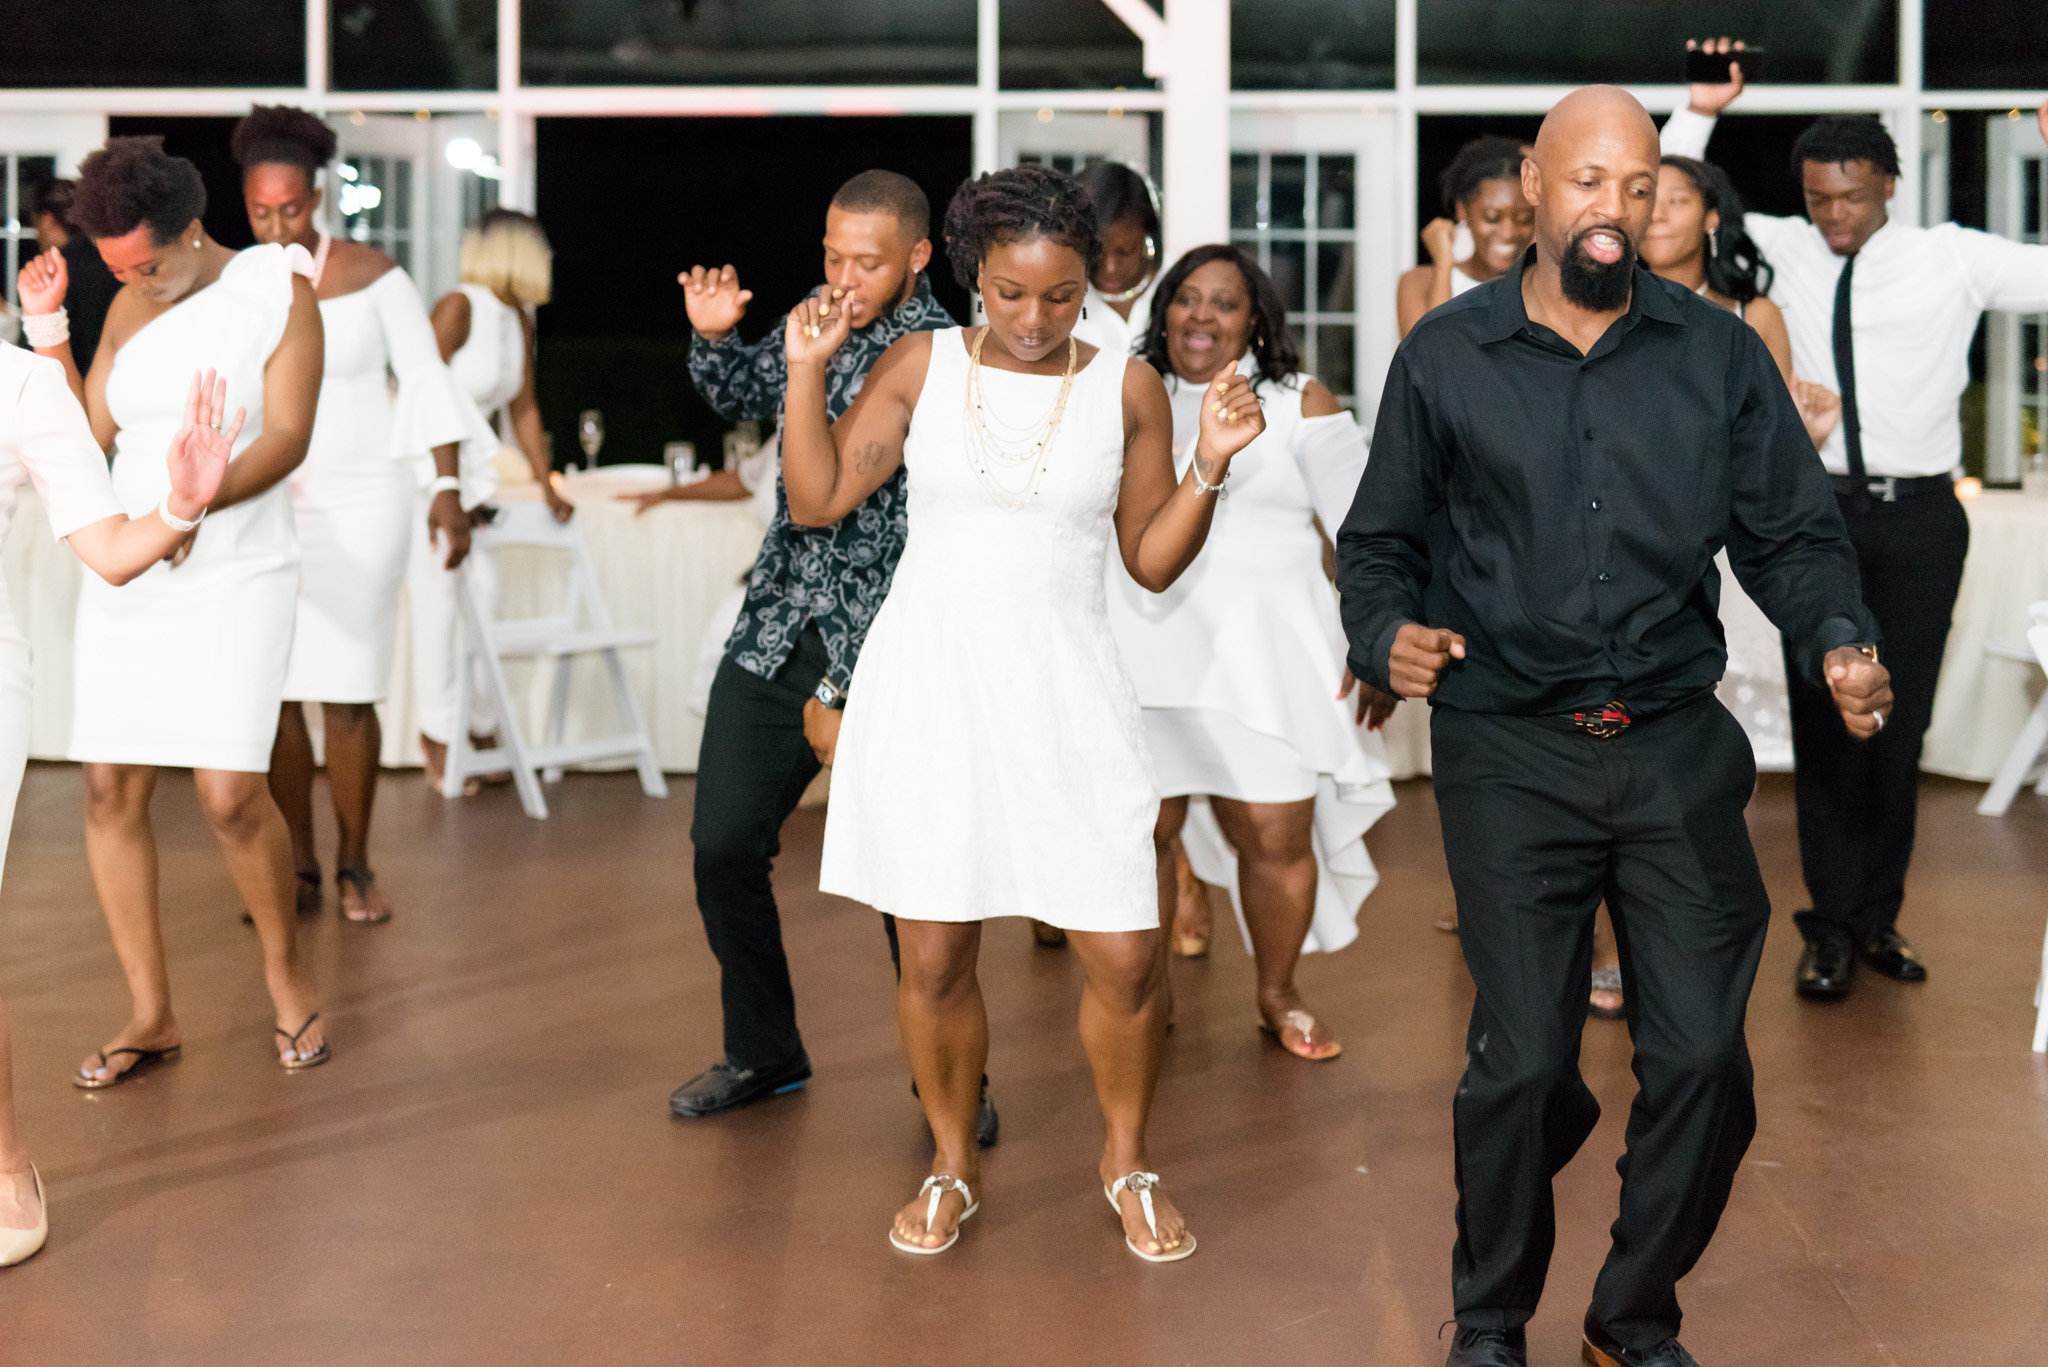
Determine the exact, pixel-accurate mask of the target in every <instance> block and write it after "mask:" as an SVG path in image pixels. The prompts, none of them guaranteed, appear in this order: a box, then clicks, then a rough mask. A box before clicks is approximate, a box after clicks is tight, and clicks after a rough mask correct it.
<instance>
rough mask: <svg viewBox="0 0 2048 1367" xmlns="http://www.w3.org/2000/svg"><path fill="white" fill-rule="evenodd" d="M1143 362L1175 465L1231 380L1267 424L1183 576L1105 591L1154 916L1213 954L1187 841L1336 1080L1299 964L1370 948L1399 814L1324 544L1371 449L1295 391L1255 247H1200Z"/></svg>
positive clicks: (1382, 706)
mask: <svg viewBox="0 0 2048 1367" xmlns="http://www.w3.org/2000/svg"><path fill="white" fill-rule="evenodd" d="M1143 356H1144V359H1145V360H1146V361H1147V362H1149V363H1150V364H1151V365H1152V366H1153V367H1154V368H1155V369H1156V370H1158V372H1159V373H1160V375H1161V377H1162V378H1163V379H1164V380H1165V383H1166V392H1167V396H1168V401H1169V403H1170V404H1171V405H1172V409H1173V432H1174V452H1175V457H1176V462H1177V464H1178V463H1185V462H1186V460H1187V459H1188V458H1189V457H1190V456H1191V455H1192V454H1193V448H1194V445H1195V442H1196V440H1197V437H1198V435H1199V431H1200V418H1201V411H1202V402H1203V396H1204V395H1205V394H1206V393H1207V392H1208V388H1209V386H1210V384H1211V383H1212V382H1213V381H1214V380H1215V378H1216V377H1217V376H1218V375H1220V374H1222V373H1224V372H1225V371H1226V370H1227V369H1228V368H1229V367H1230V366H1232V365H1233V364H1234V365H1235V366H1236V367H1237V369H1238V371H1239V372H1240V373H1243V374H1248V375H1250V376H1252V377H1253V379H1252V384H1253V391H1254V392H1255V393H1256V394H1257V395H1258V398H1259V402H1260V405H1261V406H1262V407H1263V409H1264V410H1265V418H1266V426H1265V431H1264V432H1263V433H1262V434H1260V436H1259V437H1258V439H1257V440H1255V441H1253V442H1252V443H1251V444H1250V445H1248V446H1246V447H1245V448H1244V449H1243V450H1242V451H1240V452H1238V454H1237V458H1236V459H1235V460H1234V461H1233V462H1232V465H1231V477H1230V497H1229V499H1228V500H1227V501H1225V502H1223V503H1222V504H1220V505H1219V506H1218V507H1217V509H1216V513H1215V521H1214V522H1213V523H1212V524H1211V526H1210V528H1209V540H1208V543H1207V545H1206V546H1205V547H1204V548H1203V551H1202V555H1201V558H1200V559H1198V560H1196V561H1195V563H1194V564H1193V565H1192V566H1190V567H1189V569H1188V571H1187V573H1185V574H1183V575H1182V576H1181V577H1180V579H1179V580H1178V581H1177V582H1176V583H1175V584H1174V585H1173V586H1172V587H1171V588H1169V589H1168V590H1166V592H1164V593H1147V592H1145V591H1144V590H1143V589H1142V588H1141V587H1140V586H1139V585H1138V584H1136V583H1135V582H1133V580H1132V578H1131V576H1130V575H1128V574H1126V573H1124V572H1123V570H1122V569H1121V568H1120V567H1118V566H1114V565H1113V566H1111V567H1110V571H1109V579H1110V583H1109V623H1110V627H1111V629H1112V630H1114V631H1115V633H1116V640H1117V645H1118V647H1119V648H1120V649H1121V650H1122V652H1123V659H1124V665H1125V667H1126V668H1127V669H1129V670H1130V673H1131V680H1132V683H1133V684H1134V685H1135V686H1136V688H1137V692H1138V703H1139V705H1140V706H1141V707H1142V708H1143V709H1144V719H1145V733H1146V736H1147V738H1148V740H1149V742H1150V745H1151V751H1152V766H1153V772H1154V774H1155V775H1156V777H1157V781H1158V785H1159V793H1160V796H1161V802H1160V807H1159V821H1158V825H1157V827H1156V829H1155V832H1154V840H1155V845H1156V849H1157V852H1158V868H1159V877H1158V884H1159V888H1160V896H1161V905H1160V917H1161V920H1162V922H1166V921H1174V924H1173V934H1174V946H1175V948H1176V949H1177V950H1178V951H1179V952H1180V953H1182V954H1184V955H1192V954H1196V953H1206V952H1207V948H1208V939H1209V931H1208V926H1207V925H1206V923H1204V924H1201V925H1198V926H1189V925H1188V924H1187V923H1186V920H1185V918H1184V917H1182V918H1180V919H1178V920H1175V919H1174V917H1175V903H1176V901H1178V898H1177V897H1176V896H1175V895H1174V890H1175V877H1174V847H1175V845H1176V844H1178V843H1180V842H1181V840H1182V837H1183V830H1185V844H1186V847H1187V852H1188V855H1189V857H1190V859H1191V860H1192V861H1193V863H1194V867H1195V872H1196V873H1198V874H1199V875H1200V876H1201V877H1202V878H1203V879H1204V881H1206V882H1210V883H1220V884H1222V885H1224V886H1226V887H1228V888H1229V889H1230V895H1231V901H1232V903H1233V904H1234V906H1235V907H1236V910H1237V914H1238V919H1239V922H1240V925H1241V927H1242V929H1243V931H1244V936H1245V945H1246V948H1247V949H1248V950H1250V952H1251V954H1252V957H1253V959H1254V961H1255V962H1256V964H1257V968H1258V979H1257V987H1256V1000H1255V1002H1254V1006H1255V1008H1256V1010H1257V1013H1258V1023H1259V1027H1260V1029H1262V1030H1263V1031H1264V1032H1265V1033H1266V1034H1268V1035H1270V1036H1271V1037H1272V1038H1273V1039H1274V1040H1275V1041H1276V1042H1277V1043H1278V1044H1279V1045H1280V1047H1281V1048H1283V1049H1285V1050H1286V1051H1287V1052H1288V1053H1290V1054H1293V1055H1295V1056H1296V1057H1298V1058H1304V1059H1313V1060H1322V1059H1332V1058H1335V1057H1336V1056H1337V1055H1338V1054H1339V1053H1341V1052H1342V1046H1341V1045H1340V1044H1339V1043H1338V1042H1337V1039H1336V1037H1335V1036H1334V1034H1333V1033H1332V1032H1331V1031H1330V1029H1329V1027H1328V1026H1327V1025H1326V1024H1324V1023H1323V1022H1322V1021H1321V1020H1319V1019H1317V1017H1316V1016H1315V1015H1314V1013H1312V1012H1311V1011H1310V1010H1309V1009H1308V1007H1307V1005H1306V1004H1305V1003H1304V1002H1303V1000H1302V996H1301V992H1300V989H1299V988H1297V987H1296V985H1295V981H1294V972H1295V964H1296V962H1297V960H1299V959H1300V957H1301V955H1302V953H1303V952H1304V951H1305V950H1306V951H1310V952H1313V951H1318V950H1321V951H1332V950H1337V949H1341V948H1343V947H1344V946H1345V945H1347V944H1349V943H1351V941H1352V940H1354V939H1356V938H1357V936H1358V927H1357V920H1358V909H1359V906H1360V904H1361V903H1362V902H1364V900H1365V898H1366V895H1367V894H1368V893H1370V892H1371V891H1372V889H1373V887H1374V885H1375V884H1377V883H1378V882H1379V874H1378V872H1377V871H1376V870H1375V869H1374V868H1373V863H1372V856H1371V855H1369V854H1368V853H1366V849H1365V832H1366V830H1367V829H1368V828H1369V827H1371V825H1372V824H1373V823H1374V822H1375V821H1377V820H1379V818H1380V817H1381V816H1382V815H1383V814H1384V813H1386V812H1387V811H1388V810H1389V809H1391V808H1392V807H1393V805H1394V790H1393V786H1392V784H1391V783H1390V782H1389V778H1390V775H1391V773H1392V770H1391V768H1390V767H1389V765H1388V764H1387V758H1386V747H1385V746H1384V744H1383V743H1382V742H1381V740H1380V737H1379V736H1378V735H1376V734H1374V732H1373V731H1372V730H1367V729H1365V724H1366V723H1368V722H1370V723H1371V725H1372V727H1373V728H1375V729H1376V728H1377V727H1378V725H1379V724H1380V723H1381V722H1382V721H1384V720H1385V719H1386V716H1387V714H1388V713H1390V712H1391V711H1392V710H1393V704H1394V699H1393V698H1391V697H1388V696H1386V695H1384V694H1379V693H1376V692H1374V690H1372V689H1371V688H1370V687H1369V686H1367V685H1363V684H1360V683H1358V681H1357V680H1355V679H1353V678H1352V677H1351V673H1350V671H1349V670H1348V669H1347V668H1346V667H1345V663H1344V659H1345V643H1344V628H1343V624H1342V623H1341V622H1340V621H1339V619H1338V615H1337V593H1336V590H1335V589H1334V588H1333V587H1332V586H1331V584H1330V581H1329V579H1328V578H1327V577H1326V576H1325V575H1324V573H1323V537H1322V534H1321V533H1320V532H1318V531H1317V529H1316V519H1317V518H1318V517H1320V518H1321V519H1322V523H1323V525H1324V526H1326V527H1335V526H1337V525H1338V524H1339V523H1341V522H1342V521H1343V519H1344V515H1345V513H1346V512H1348V511H1349V509H1350V507H1351V499H1352V496H1353V494H1354V493H1355V492H1356V491H1357V488H1358V481H1359V477H1360V476H1361V475H1363V474H1364V473H1365V434H1364V432H1363V431H1361V430H1360V428H1359V426H1358V423H1357V421H1356V420H1355V419H1354V418H1352V416H1351V415H1350V414H1349V413H1347V412H1345V411H1344V410H1343V409H1342V408H1341V407H1339V406H1338V403H1337V399H1336V396H1335V395H1333V394H1332V393H1331V392H1330V391H1329V389H1328V388H1326V387H1325V386H1324V385H1323V384H1322V383H1321V382H1320V381H1318V380H1316V379H1314V378H1313V377H1311V376H1309V375H1307V374H1305V373H1303V371H1302V369H1301V364H1300V358H1299V356H1298V355H1297V353H1296V351H1295V347H1294V342H1293V339H1292V338H1290V337H1289V336H1288V334H1287V312H1286V306H1285V305H1284V303H1283V302H1282V301H1281V298H1280V292H1279V290H1278V289H1276V288H1275V287H1274V285H1273V282H1272V280H1271V279H1270V278H1268V276H1267V275H1266V273H1265V272H1264V271H1263V270H1261V269H1259V265H1258V263H1257V262H1256V261H1254V260H1252V258H1251V257H1250V256H1248V255H1246V253H1245V252H1244V251H1243V249H1242V248H1239V247H1236V246H1230V245H1226V244H1223V243H1216V244H1213V245H1210V246H1206V247H1197V248H1195V249H1194V250H1193V251H1191V252H1189V253H1187V254H1186V255H1185V256H1183V257H1181V258H1180V260H1178V261H1176V262H1175V263H1174V264H1173V267H1172V269H1170V270H1168V271H1167V272H1166V276H1165V278H1164V279H1163V280H1162V281H1161V282H1160V286H1159V303H1158V307H1156V308H1155V309H1154V310H1153V314H1152V326H1151V329H1150V331H1149V332H1148V333H1147V335H1146V337H1145V346H1144V351H1143ZM1354 698H1355V701H1347V700H1351V699H1354ZM1204 910H1206V908H1204Z"/></svg>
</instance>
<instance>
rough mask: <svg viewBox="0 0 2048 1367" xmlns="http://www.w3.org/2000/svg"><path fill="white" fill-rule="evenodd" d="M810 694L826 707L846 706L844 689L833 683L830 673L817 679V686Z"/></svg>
mask: <svg viewBox="0 0 2048 1367" xmlns="http://www.w3.org/2000/svg"><path fill="white" fill-rule="evenodd" d="M811 696H812V697H814V698H816V699H817V700H818V701H819V702H821V703H823V704H824V705H825V706H826V707H828V708H834V709H837V708H842V707H844V706H846V690H845V689H843V688H841V687H840V686H839V685H838V684H836V683H833V682H832V679H831V676H830V675H827V676H826V677H825V678H822V679H820V680H818V687H817V689H816V691H814V692H813V693H812V694H811Z"/></svg>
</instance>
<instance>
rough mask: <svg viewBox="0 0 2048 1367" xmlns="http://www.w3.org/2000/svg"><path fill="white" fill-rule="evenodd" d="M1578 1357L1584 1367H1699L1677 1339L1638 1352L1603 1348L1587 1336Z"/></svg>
mask: <svg viewBox="0 0 2048 1367" xmlns="http://www.w3.org/2000/svg"><path fill="white" fill-rule="evenodd" d="M1579 1356H1580V1357H1581V1359H1582V1360H1584V1362H1585V1363H1586V1367H1700V1364H1699V1359H1697V1358H1695V1357H1694V1356H1693V1355H1692V1354H1691V1353H1688V1352H1686V1351H1685V1349H1684V1347H1683V1346H1681V1345H1680V1344H1679V1342H1678V1340H1677V1339H1665V1340H1664V1341H1663V1342H1662V1343H1660V1344H1658V1345H1657V1346H1656V1347H1655V1348H1652V1349H1650V1350H1649V1351H1648V1352H1638V1351H1636V1350H1634V1349H1629V1348H1623V1347H1621V1346H1619V1345H1617V1344H1610V1345H1608V1346H1607V1347H1604V1348H1603V1347H1601V1346H1600V1345H1598V1344H1596V1343H1594V1342H1593V1336H1592V1335H1591V1334H1587V1335H1586V1347H1585V1351H1584V1352H1582V1353H1581V1354H1580V1355H1579Z"/></svg>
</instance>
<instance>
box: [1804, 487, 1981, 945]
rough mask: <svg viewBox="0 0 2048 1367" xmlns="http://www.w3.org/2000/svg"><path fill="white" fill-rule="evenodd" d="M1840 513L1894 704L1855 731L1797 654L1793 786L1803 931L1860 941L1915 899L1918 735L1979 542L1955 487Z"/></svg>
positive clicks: (1927, 718) (1848, 508)
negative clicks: (1809, 903)
mask: <svg viewBox="0 0 2048 1367" xmlns="http://www.w3.org/2000/svg"><path fill="white" fill-rule="evenodd" d="M1842 518H1843V521H1845V522H1846V523H1847V524H1848V527H1849V540H1850V541H1851V542H1852V543H1853V544H1854V545H1855V547H1856V560H1857V564H1858V565H1859V566H1860V567H1861V569H1862V572H1863V601H1864V603H1865V604H1866V605H1867V606H1868V607H1869V608H1870V611H1871V613H1872V615H1874V616H1875V617H1876V618H1877V624H1878V627H1879V629H1880V630H1882V631H1883V632H1884V642H1883V645H1882V646H1881V647H1880V648H1879V655H1880V656H1881V658H1882V659H1883V661H1884V665H1885V668H1887V669H1889V670H1890V671H1891V675H1892V696H1893V698H1894V704H1893V707H1892V712H1891V715H1890V716H1889V717H1888V718H1886V721H1885V728H1884V730H1883V731H1881V732H1879V733H1878V734H1877V735H1876V736H1874V737H1872V738H1871V739H1870V740H1868V741H1858V740H1855V739H1853V738H1851V737H1850V735H1849V733H1848V730H1847V729H1846V728H1845V727H1843V725H1842V717H1841V714H1840V713H1839V712H1838V711H1837V710H1836V709H1835V705H1834V702H1833V701H1832V700H1831V699H1830V698H1829V696H1828V693H1827V690H1826V689H1824V688H1820V687H1817V686H1816V685H1813V684H1810V683H1808V682H1806V681H1805V680H1804V679H1803V678H1801V677H1800V674H1799V671H1798V670H1797V669H1796V668H1795V667H1794V665H1793V663H1792V661H1791V659H1790V658H1789V656H1788V658H1787V659H1786V662H1785V677H1786V679H1787V680H1788V681H1789V683H1790V684H1791V693H1792V752H1793V757H1794V762H1795V764H1796V765H1797V773H1796V774H1795V775H1794V778H1793V790H1794V792H1795V794H1796V797H1797V803H1798V810H1799V860H1800V865H1801V868H1802V871H1803V872H1804V873H1805V875H1806V891H1807V893H1808V895H1809V896H1811V898H1812V899H1813V910H1812V911H1808V912H1801V913H1800V914H1799V916H1798V917H1797V918H1795V919H1796V920H1797V921H1798V922H1799V929H1800V930H1801V932H1802V933H1804V934H1806V935H1807V936H1809V937H1812V936H1815V935H1824V934H1836V935H1848V936H1851V937H1855V938H1859V939H1860V938H1861V937H1863V936H1865V935H1868V934H1870V933H1871V932H1873V931H1879V930H1887V929H1889V928H1890V927H1891V926H1892V924H1893V923H1894V922H1895V921H1897V919H1898V915H1899V906H1900V904H1901V903H1902V902H1904V901H1905V898H1906V866H1907V865H1908V864H1909V863H1910V862H1911V860H1912V858H1913V827H1914V818H1915V816H1916V815H1917V813H1918V809H1919V802H1920V742H1921V740H1922V738H1923V737H1925V736H1926V734H1927V724H1928V722H1929V721H1930V720H1931V719H1932V717H1933V715H1934V683H1935V679H1936V678H1937V676H1939V674H1940V673H1941V655H1942V651H1943V650H1944V649H1945V648H1946V647H1947V645H1948V626H1949V619H1950V617H1951V616H1952V615H1953V614H1954V612H1955V606H1956V590H1957V589H1958V588H1959V587H1960V586H1961V584H1962V581H1963V556H1964V555H1965V553H1967V552H1968V550H1969V549H1970V520H1969V518H1968V517H1966V516H1965V515H1964V513H1963V505H1962V504H1961V503H1959V502H1957V501H1956V500H1955V499H1954V498H1951V497H1948V496H1947V495H1935V496H1931V497H1923V498H1906V499H1900V500H1899V501H1898V502H1897V503H1872V504H1870V505H1869V506H1868V508H1867V509H1860V510H1859V509H1858V508H1856V507H1854V506H1852V505H1851V504H1850V503H1849V502H1848V501H1847V500H1844V501H1843V503H1842Z"/></svg>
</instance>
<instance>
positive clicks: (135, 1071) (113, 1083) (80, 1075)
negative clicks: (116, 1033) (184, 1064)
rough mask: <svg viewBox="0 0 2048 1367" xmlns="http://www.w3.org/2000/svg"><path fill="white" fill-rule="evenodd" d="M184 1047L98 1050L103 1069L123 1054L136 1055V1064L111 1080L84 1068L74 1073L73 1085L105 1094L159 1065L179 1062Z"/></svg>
mask: <svg viewBox="0 0 2048 1367" xmlns="http://www.w3.org/2000/svg"><path fill="white" fill-rule="evenodd" d="M184 1047H185V1046H184V1045H182V1044H174V1045H172V1046H171V1047H170V1048H168V1049H101V1050H98V1051H97V1052H98V1054H99V1056H100V1067H102V1068H104V1067H106V1066H107V1065H108V1064H109V1063H112V1062H113V1061H114V1060H115V1059H117V1058H119V1057H120V1056H121V1055H123V1054H133V1055H135V1062H133V1063H131V1064H129V1065H128V1066H127V1067H126V1068H123V1069H122V1070H121V1071H120V1072H118V1073H116V1074H114V1075H113V1076H112V1077H109V1078H97V1077H94V1076H92V1074H90V1073H88V1072H86V1071H85V1070H84V1069H83V1068H81V1069H79V1070H78V1071H77V1072H76V1073H73V1074H72V1075H71V1085H72V1086H74V1087H77V1088H79V1089H80V1090H81V1091H87V1092H103V1091H105V1090H106V1089H107V1088H109V1087H118V1086H120V1085H121V1084H122V1083H124V1082H126V1081H128V1080H129V1079H130V1078H134V1077H140V1076H141V1075H142V1074H144V1073H147V1072H149V1071H150V1070H151V1069H153V1068H155V1067H157V1066H158V1065H159V1064H164V1063H172V1062H175V1061H176V1060H177V1057H178V1054H179V1052H180V1051H181V1050H183V1049H184Z"/></svg>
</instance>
